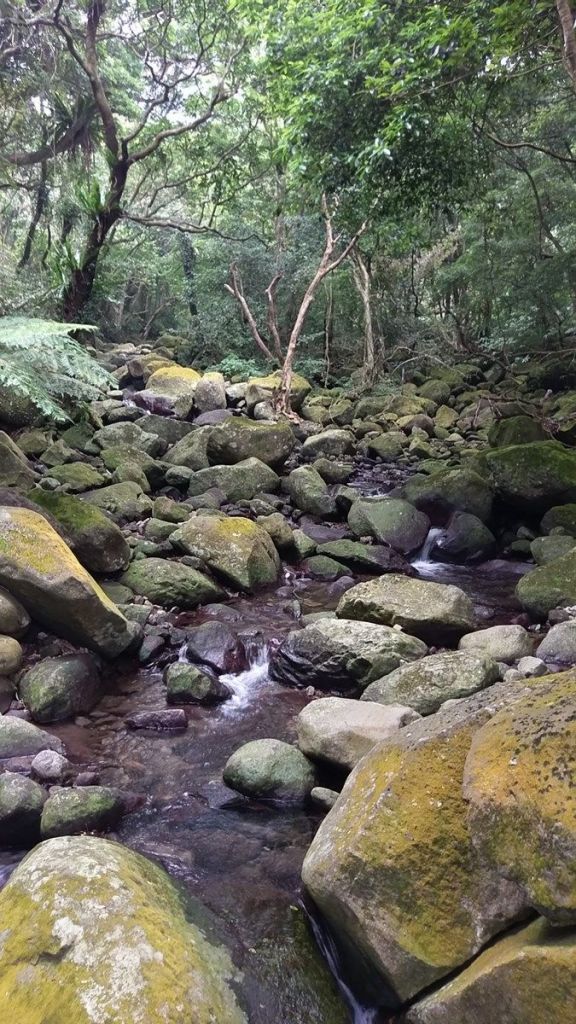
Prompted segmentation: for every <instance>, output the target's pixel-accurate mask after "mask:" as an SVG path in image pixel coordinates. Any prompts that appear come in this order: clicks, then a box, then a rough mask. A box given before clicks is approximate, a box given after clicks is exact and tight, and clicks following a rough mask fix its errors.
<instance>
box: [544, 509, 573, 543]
mask: <svg viewBox="0 0 576 1024" xmlns="http://www.w3.org/2000/svg"><path fill="white" fill-rule="evenodd" d="M558 527H561V528H562V529H563V530H564V531H565V532H566V533H568V534H570V536H571V537H576V505H574V504H567V505H556V506H554V507H553V508H550V509H548V511H547V513H546V515H545V516H544V517H543V519H542V522H541V523H540V528H541V530H542V532H543V533H550V532H551V531H552V530H556V529H558Z"/></svg>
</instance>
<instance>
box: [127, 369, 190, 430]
mask: <svg viewBox="0 0 576 1024" xmlns="http://www.w3.org/2000/svg"><path fill="white" fill-rule="evenodd" d="M199 380H200V374H199V373H197V372H196V370H192V369H191V368H190V367H187V366H177V365H174V366H164V367H161V368H160V369H158V370H156V371H155V372H154V373H153V374H152V375H151V376H150V377H149V378H148V380H147V382H146V391H145V392H140V395H139V397H140V401H141V403H142V404H143V405H144V406H147V405H151V406H153V407H154V406H155V405H157V406H158V409H159V408H161V407H162V408H166V409H167V410H170V411H172V412H173V413H174V414H175V415H176V416H179V417H180V418H181V419H186V417H187V416H189V415H190V413H191V411H192V406H193V405H194V395H195V393H196V387H197V384H198V381H199ZM155 411H156V410H155Z"/></svg>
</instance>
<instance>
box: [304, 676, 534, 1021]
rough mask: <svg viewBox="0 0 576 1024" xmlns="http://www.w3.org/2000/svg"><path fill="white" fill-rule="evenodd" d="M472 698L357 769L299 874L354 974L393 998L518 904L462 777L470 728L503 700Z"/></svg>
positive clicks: (508, 916) (521, 907)
mask: <svg viewBox="0 0 576 1024" xmlns="http://www.w3.org/2000/svg"><path fill="white" fill-rule="evenodd" d="M490 698H491V699H490V702H489V703H488V701H487V699H486V695H485V694H475V695H474V696H473V697H469V698H467V699H466V700H464V701H461V702H459V703H458V704H457V705H456V706H455V707H453V708H450V709H442V710H441V711H440V712H438V713H437V714H436V715H431V716H429V717H427V718H424V719H422V720H421V721H418V722H415V723H412V724H411V725H407V726H405V727H404V728H403V729H401V730H400V731H399V733H398V734H397V735H396V737H394V738H392V739H388V740H385V741H384V742H383V743H381V744H379V745H378V746H376V747H374V748H373V750H371V751H370V752H369V753H368V754H366V756H365V757H364V758H362V760H361V761H360V762H359V763H358V764H357V765H356V767H355V769H354V770H353V772H352V774H351V775H350V776H349V778H348V780H347V782H346V783H345V785H344V789H343V791H342V794H341V796H340V797H339V799H338V801H337V803H336V805H335V807H334V808H333V809H332V810H331V811H330V813H329V814H328V816H327V817H326V818H325V820H324V821H323V823H322V824H321V825H320V828H319V830H318V832H317V834H316V836H315V838H314V840H313V842H312V846H311V847H310V849H309V851H308V853H307V855H306V859H305V861H304V867H303V872H302V877H303V880H304V883H305V885H306V888H307V890H308V892H309V893H310V895H311V897H312V899H313V900H314V902H315V904H316V906H317V907H318V908H319V910H320V912H321V913H322V914H323V916H324V917H325V918H326V920H327V922H328V924H329V925H330V927H331V929H332V931H333V934H334V935H335V936H336V939H337V941H338V942H339V944H340V946H341V948H343V949H345V950H346V951H347V962H348V966H349V968H350V970H355V971H356V973H357V975H358V976H362V977H364V978H365V982H364V983H365V984H369V982H368V981H367V980H366V979H367V978H368V979H371V984H372V988H373V991H375V992H378V991H379V992H380V993H381V992H382V986H385V990H386V989H388V991H391V992H392V993H393V994H395V996H396V998H397V999H398V1000H399V1001H405V1000H408V999H411V998H412V997H413V996H415V995H416V994H417V993H418V992H419V991H421V990H422V989H424V988H427V987H428V986H430V985H431V984H433V983H434V982H435V981H438V980H439V979H440V978H442V977H444V976H446V975H448V974H450V973H451V972H452V971H454V969H455V968H457V967H459V966H461V965H463V964H465V963H466V962H467V961H469V960H470V958H471V957H472V956H474V954H475V953H477V952H478V951H479V950H480V949H481V948H482V946H483V945H484V944H485V943H486V942H487V941H488V940H489V939H490V938H492V937H493V936H494V935H495V934H497V933H498V932H499V931H501V930H502V929H503V928H504V927H506V926H507V925H509V924H511V923H513V922H514V921H516V920H517V919H518V917H519V915H521V914H522V913H523V912H524V911H525V902H524V899H523V897H522V895H521V893H520V892H519V890H518V888H517V886H515V885H514V883H512V882H509V881H506V880H505V879H503V878H502V877H501V876H500V874H499V873H498V872H497V871H495V870H493V869H492V870H491V869H489V868H488V867H487V866H486V864H485V862H484V861H483V860H482V859H479V858H478V856H477V854H476V851H475V848H474V845H473V843H472V837H471V834H470V831H469V829H468V826H467V811H468V807H467V803H466V801H465V800H464V798H463V796H462V778H463V774H464V768H465V763H466V758H467V756H468V752H469V750H470V745H471V742H472V738H473V735H474V733H475V731H476V730H477V729H478V728H479V727H480V726H481V725H482V724H483V722H484V721H486V719H487V718H488V717H489V716H490V714H492V713H493V711H494V708H497V707H498V701H499V700H500V701H502V702H504V701H505V700H507V699H509V698H508V697H507V696H505V695H504V692H503V691H502V690H501V691H500V693H499V694H494V693H491V694H490Z"/></svg>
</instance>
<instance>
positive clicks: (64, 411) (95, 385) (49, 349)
mask: <svg viewBox="0 0 576 1024" xmlns="http://www.w3.org/2000/svg"><path fill="white" fill-rule="evenodd" d="M77 330H82V331H94V330H96V328H95V327H90V326H87V325H86V324H63V323H58V322H56V321H54V320H41V319H36V318H33V317H24V316H3V317H0V387H1V388H5V389H7V391H8V392H9V393H11V394H12V395H13V396H14V398H15V399H20V400H24V401H28V402H31V403H32V405H33V406H35V407H36V409H37V410H38V412H39V413H41V414H42V415H44V416H46V417H48V418H50V419H52V420H55V421H56V422H65V421H66V420H69V419H70V416H69V413H70V412H71V411H72V410H73V408H74V407H75V406H76V405H78V404H80V403H82V402H86V401H91V400H93V399H96V398H100V397H101V396H102V394H103V393H104V392H105V391H106V390H107V389H108V388H110V387H113V386H114V383H115V382H114V378H113V377H112V376H111V375H110V374H109V373H108V372H107V371H106V370H104V369H103V368H102V367H101V366H100V365H99V363H97V362H96V360H95V359H94V358H93V357H92V356H91V355H90V354H89V353H88V352H87V351H86V349H84V348H83V347H82V345H80V344H79V343H78V342H77V341H75V340H74V339H73V338H71V337H70V334H71V332H72V331H77ZM0 412H1V409H0Z"/></svg>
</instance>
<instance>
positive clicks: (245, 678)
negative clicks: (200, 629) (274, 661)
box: [220, 634, 270, 714]
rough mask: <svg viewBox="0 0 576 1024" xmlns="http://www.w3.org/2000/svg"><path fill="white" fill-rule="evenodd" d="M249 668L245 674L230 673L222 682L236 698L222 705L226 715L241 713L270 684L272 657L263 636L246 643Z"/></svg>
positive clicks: (259, 635)
mask: <svg viewBox="0 0 576 1024" xmlns="http://www.w3.org/2000/svg"><path fill="white" fill-rule="evenodd" d="M244 647H245V649H246V658H247V661H248V668H246V669H244V671H243V672H236V673H233V672H230V673H229V674H227V675H223V676H220V680H221V682H223V683H226V685H227V686H229V687H230V689H231V690H232V691H233V692H234V696H233V697H231V698H230V700H227V701H226V703H225V704H223V705H222V710H223V712H224V713H225V714H231V713H233V712H235V711H240V710H241V709H242V708H245V707H247V706H248V704H250V703H251V702H252V701H253V700H254V697H255V696H256V694H257V693H259V691H260V690H261V689H262V687H263V685H264V684H265V683H267V682H268V666H269V664H270V656H269V652H268V644H267V643H266V641H265V639H264V637H263V636H262V635H261V634H257V635H255V636H254V637H251V638H250V639H248V640H245V641H244Z"/></svg>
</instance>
